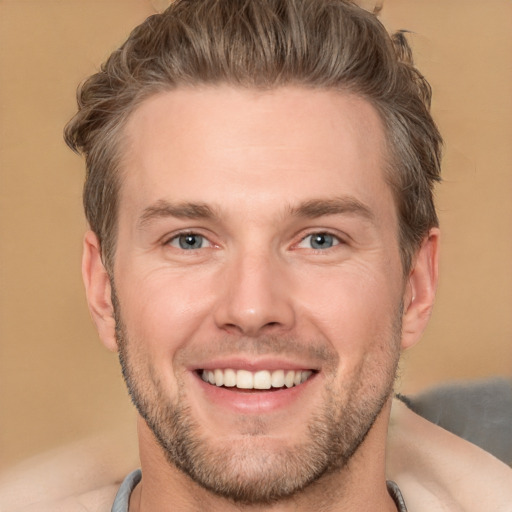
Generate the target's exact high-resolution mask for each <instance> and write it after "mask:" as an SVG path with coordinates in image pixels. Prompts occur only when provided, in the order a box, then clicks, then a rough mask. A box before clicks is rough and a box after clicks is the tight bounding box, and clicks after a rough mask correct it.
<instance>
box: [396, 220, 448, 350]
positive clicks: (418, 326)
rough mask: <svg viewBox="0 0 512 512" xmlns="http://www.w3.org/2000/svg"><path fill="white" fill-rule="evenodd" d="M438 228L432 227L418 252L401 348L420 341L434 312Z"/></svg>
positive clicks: (408, 290) (406, 295)
mask: <svg viewBox="0 0 512 512" xmlns="http://www.w3.org/2000/svg"><path fill="white" fill-rule="evenodd" d="M439 237H440V232H439V229H438V228H432V229H431V230H430V231H429V233H428V235H427V236H426V237H425V239H424V240H423V243H422V244H421V247H420V248H419V250H418V252H417V253H416V258H415V260H414V263H413V266H412V269H411V271H410V273H409V278H408V280H407V284H406V290H405V293H404V313H403V319H402V349H403V350H404V349H407V348H409V347H412V346H413V345H414V344H415V343H417V342H418V340H419V339H420V337H421V335H422V333H423V331H424V330H425V328H426V327H427V323H428V321H429V319H430V315H431V313H432V308H433V306H434V299H435V295H436V289H437V282H438V267H439Z"/></svg>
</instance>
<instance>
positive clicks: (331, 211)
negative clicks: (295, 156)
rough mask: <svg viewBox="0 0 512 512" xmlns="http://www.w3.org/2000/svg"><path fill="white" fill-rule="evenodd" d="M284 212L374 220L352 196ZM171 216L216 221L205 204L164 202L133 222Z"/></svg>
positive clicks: (317, 201) (309, 203)
mask: <svg viewBox="0 0 512 512" xmlns="http://www.w3.org/2000/svg"><path fill="white" fill-rule="evenodd" d="M288 212H289V214H290V215H292V216H293V217H303V218H308V219H315V218H318V217H323V216H324V215H340V214H354V215H357V216H360V217H362V218H364V219H367V220H370V221H372V220H374V219H375V215H374V213H373V212H372V210H371V209H370V208H369V207H368V206H366V205H365V204H364V203H362V202H361V201H359V200H358V199H356V198H354V197H336V198H333V199H311V200H309V201H305V202H303V203H301V204H299V205H298V206H289V208H288ZM166 217H175V218H178V219H195V220H215V219H218V218H219V215H218V214H217V212H216V210H215V209H214V208H212V207H211V206H209V205H207V204H206V203H192V202H182V203H170V202H169V201H166V200H164V199H160V200H158V201H157V202H156V203H155V204H153V205H151V206H148V207H147V208H145V209H144V211H143V212H142V215H141V216H140V218H139V221H138V223H137V225H138V227H139V229H142V228H144V227H145V226H146V225H147V224H149V223H150V222H151V221H153V220H155V219H162V218H166Z"/></svg>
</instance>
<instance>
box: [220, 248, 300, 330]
mask: <svg viewBox="0 0 512 512" xmlns="http://www.w3.org/2000/svg"><path fill="white" fill-rule="evenodd" d="M284 265H285V263H284V262H282V261H279V258H278V257H272V256H271V255H268V254H252V255H247V254H246V255H241V256H240V257H238V258H237V259H236V261H233V262H231V264H230V265H229V268H227V269H226V268H225V269H224V272H223V273H222V276H221V279H222V281H223V282H222V284H221V286H220V288H221V289H222V293H221V294H220V296H219V299H218V301H217V307H216V309H215V311H214V318H215V322H216V325H217V327H218V328H220V329H222V330H224V331H227V332H229V333H232V334H235V333H238V334H242V335H244V336H251V337H254V336H259V335H262V334H272V333H279V332H286V331H289V330H290V329H292V327H293V325H294V323H295V312H294V308H293V291H292V285H291V281H290V279H289V277H288V276H287V272H286V269H285V268H284Z"/></svg>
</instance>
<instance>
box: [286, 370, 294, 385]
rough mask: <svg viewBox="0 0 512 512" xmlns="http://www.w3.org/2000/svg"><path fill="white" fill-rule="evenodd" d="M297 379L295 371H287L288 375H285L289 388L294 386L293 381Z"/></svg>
mask: <svg viewBox="0 0 512 512" xmlns="http://www.w3.org/2000/svg"><path fill="white" fill-rule="evenodd" d="M294 381H295V372H292V371H290V372H286V375H285V377H284V385H285V386H286V387H287V388H291V387H292V386H293V382H294Z"/></svg>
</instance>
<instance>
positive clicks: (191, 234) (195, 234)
mask: <svg viewBox="0 0 512 512" xmlns="http://www.w3.org/2000/svg"><path fill="white" fill-rule="evenodd" d="M187 236H189V237H196V238H201V239H202V241H204V242H206V243H207V244H208V246H210V247H212V246H213V244H212V242H210V240H209V239H208V238H207V237H206V236H204V235H202V234H201V233H198V232H196V231H183V232H181V233H177V234H175V235H173V236H172V237H170V238H168V239H166V240H165V241H164V245H170V246H171V247H175V248H176V249H181V250H183V251H196V250H200V249H204V247H202V246H201V247H197V248H196V247H189V248H184V247H181V246H180V247H176V246H174V245H173V244H172V242H174V241H175V242H177V243H179V240H180V238H182V237H187Z"/></svg>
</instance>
